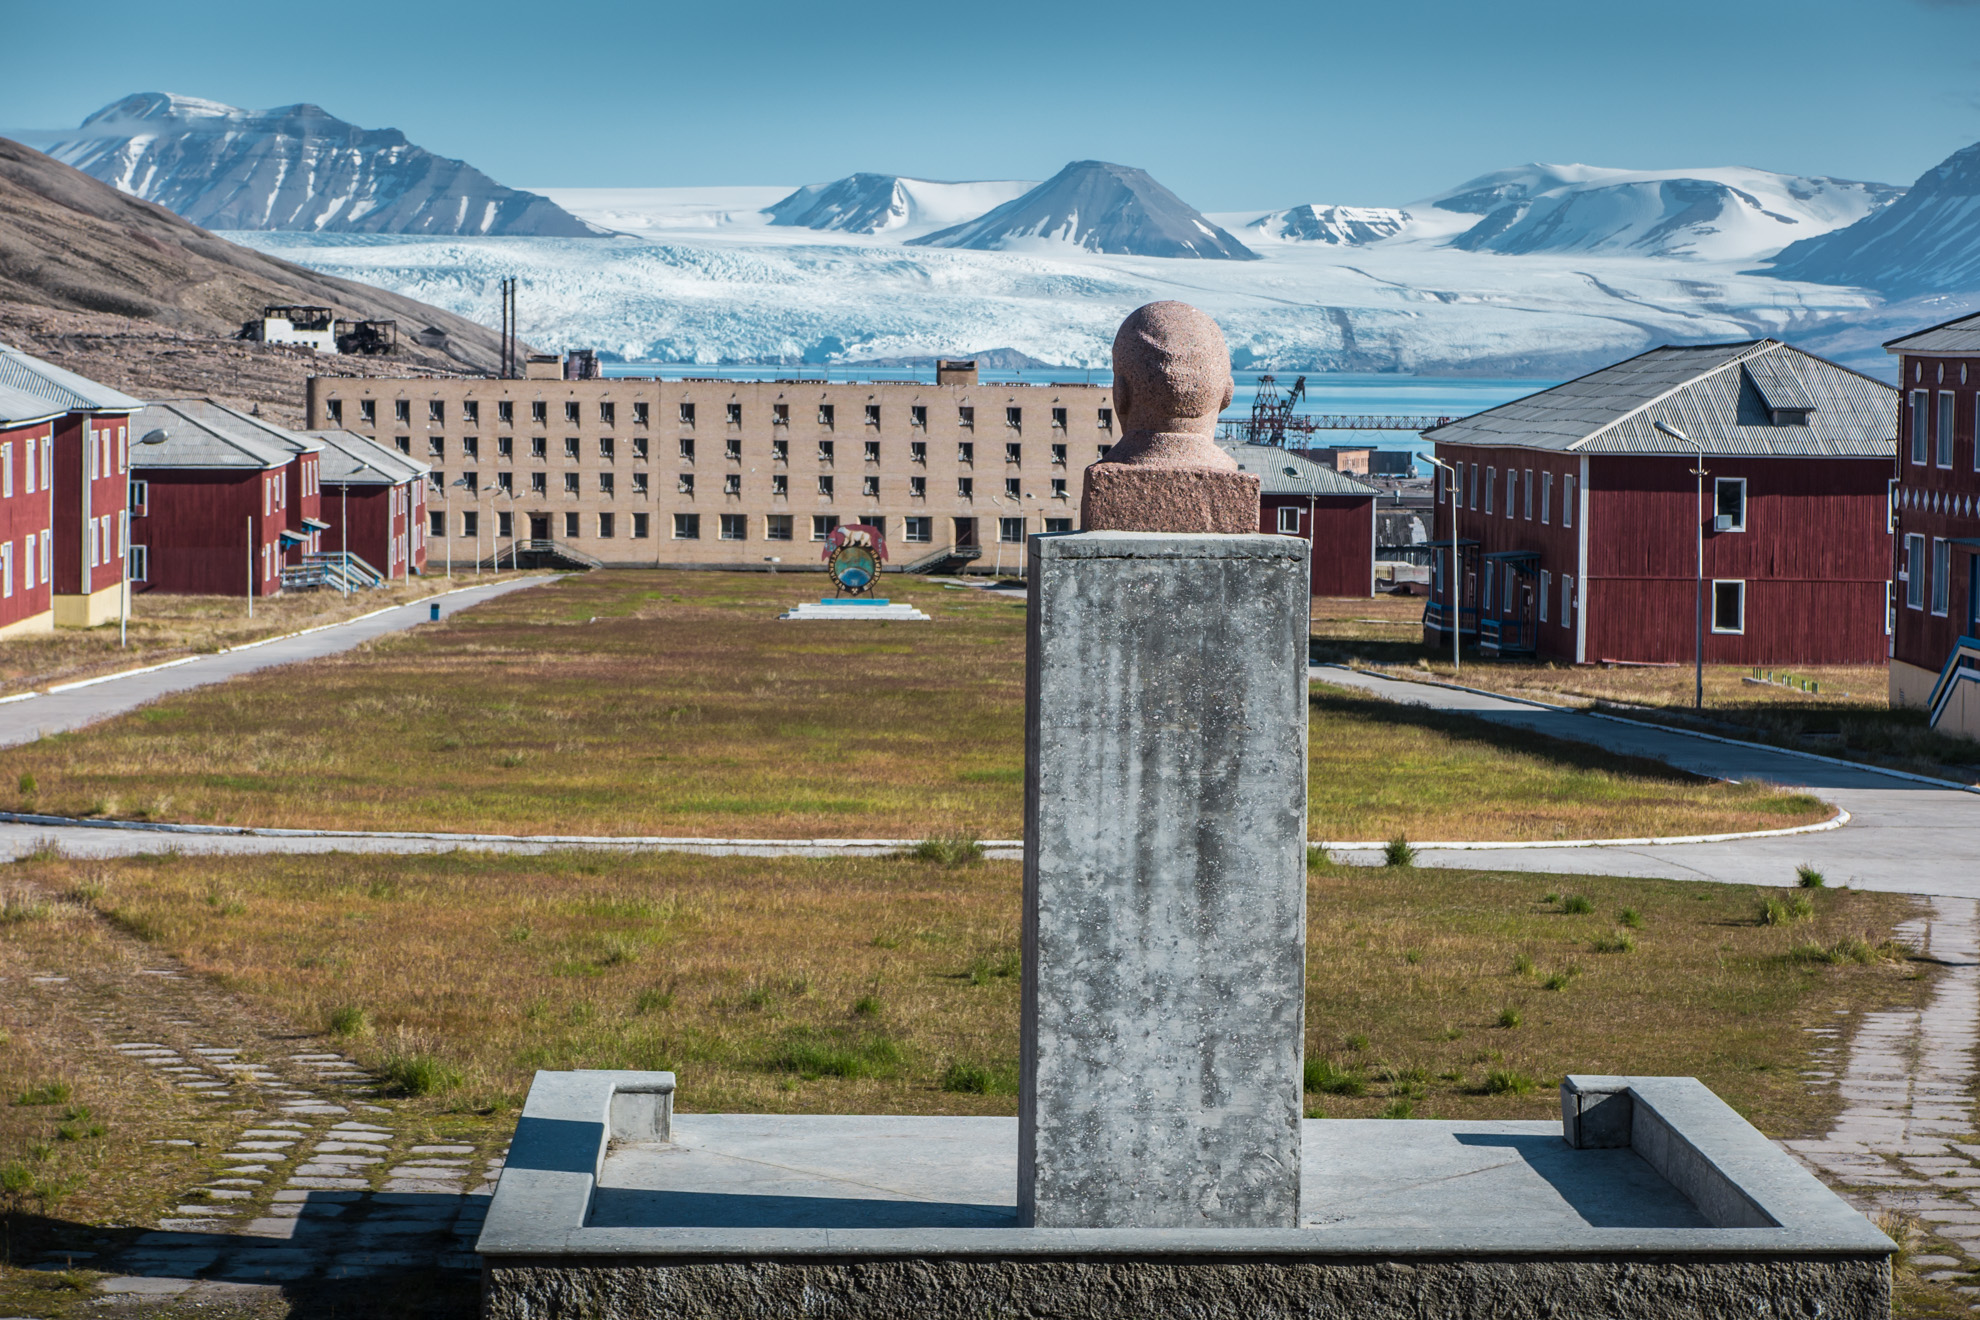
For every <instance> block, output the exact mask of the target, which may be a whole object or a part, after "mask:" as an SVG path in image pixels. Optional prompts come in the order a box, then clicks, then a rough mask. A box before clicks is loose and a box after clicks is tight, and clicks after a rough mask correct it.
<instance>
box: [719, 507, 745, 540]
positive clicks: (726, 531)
mask: <svg viewBox="0 0 1980 1320" xmlns="http://www.w3.org/2000/svg"><path fill="white" fill-rule="evenodd" d="M722 539H723V540H724V541H746V540H748V539H749V515H748V514H746V513H725V514H723V515H722Z"/></svg>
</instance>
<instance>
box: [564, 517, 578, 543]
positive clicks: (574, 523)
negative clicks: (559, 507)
mask: <svg viewBox="0 0 1980 1320" xmlns="http://www.w3.org/2000/svg"><path fill="white" fill-rule="evenodd" d="M564 535H565V536H566V537H568V538H569V539H571V540H573V541H575V540H577V538H578V516H577V515H576V514H575V513H567V514H565V515H564Z"/></svg>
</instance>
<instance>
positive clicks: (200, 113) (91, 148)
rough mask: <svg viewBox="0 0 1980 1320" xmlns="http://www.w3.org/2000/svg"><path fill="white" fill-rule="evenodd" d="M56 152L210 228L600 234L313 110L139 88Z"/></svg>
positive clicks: (392, 134)
mask: <svg viewBox="0 0 1980 1320" xmlns="http://www.w3.org/2000/svg"><path fill="white" fill-rule="evenodd" d="M48 154H49V155H51V156H53V157H54V158H55V159H57V160H59V161H62V162H64V163H66V164H69V165H73V166H75V167H76V168H77V169H79V170H81V171H82V172H83V173H85V174H89V175H92V176H94V177H95V178H98V179H101V180H102V181H103V182H105V183H108V184H110V185H111V186H112V187H114V188H116V189H118V190H119V191H121V192H125V193H129V194H131V195H132V196H135V197H140V198H143V199H144V200H146V201H150V202H157V203H159V204H160V205H162V206H164V207H166V208H167V209H169V210H172V211H175V212H177V213H178V214H179V215H181V216H183V217H185V218H186V219H188V220H190V221H192V222H193V223H194V224H197V225H203V226H205V227H206V228H208V229H292V230H304V231H310V232H320V233H391V234H405V233H422V234H530V235H558V236H570V237H576V236H584V235H589V234H594V233H597V232H599V231H598V230H597V229H595V228H594V227H593V226H591V225H588V224H586V223H585V222H584V221H582V220H579V219H578V218H577V217H576V216H573V215H571V214H570V213H568V212H567V211H565V210H563V209H562V208H561V207H559V206H557V205H556V204H555V203H554V202H551V201H549V200H548V199H547V198H543V197H538V196H536V195H535V194H532V193H526V192H520V191H518V190H516V189H514V188H505V187H503V186H502V185H501V184H499V183H496V182H495V181H494V180H493V179H491V178H489V177H488V176H487V175H485V174H483V173H482V172H481V171H480V170H477V169H475V168H474V167H473V166H471V165H468V164H466V163H465V162H463V161H458V160H449V159H447V158H446V157H443V156H436V155H435V154H433V153H432V152H430V151H427V150H426V149H425V148H423V147H418V146H415V145H413V144H412V143H410V142H408V141H407V140H406V137H405V134H403V133H401V132H399V130H397V129H395V128H381V129H366V128H360V127H358V126H357V125H355V124H351V123H347V122H346V121H344V120H342V119H339V118H337V117H336V116H335V115H332V114H330V113H329V112H328V111H326V110H324V109H323V108H322V107H321V106H315V105H309V104H297V105H286V106H279V107H277V108H275V109H273V110H242V109H238V108H237V107H234V106H230V105H223V104H221V103H220V102H218V101H207V100H202V99H200V98H198V97H191V96H179V95H176V94H173V93H167V92H140V93H138V94H136V95H134V96H127V97H124V98H123V99H122V100H119V101H114V102H112V103H111V104H109V105H107V106H104V107H103V108H102V109H101V110H98V111H97V112H96V113H94V114H92V115H90V116H89V117H88V118H87V119H85V120H83V123H82V127H81V128H80V129H79V130H78V131H77V134H76V136H74V137H73V138H69V139H67V140H65V141H62V142H58V143H55V144H54V145H53V146H51V147H49V148H48Z"/></svg>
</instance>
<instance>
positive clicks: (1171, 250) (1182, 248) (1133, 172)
mask: <svg viewBox="0 0 1980 1320" xmlns="http://www.w3.org/2000/svg"><path fill="white" fill-rule="evenodd" d="M908 241H909V243H910V244H911V245H916V246H923V247H938V248H971V249H974V250H976V251H979V252H991V251H995V252H1019V251H1023V252H1046V251H1051V250H1053V249H1055V248H1074V249H1078V250H1083V251H1086V252H1105V253H1114V254H1117V255H1122V256H1137V257H1199V258H1209V259H1215V260H1224V261H1255V260H1257V259H1258V254H1257V253H1255V252H1253V251H1252V250H1251V249H1250V248H1248V247H1246V246H1245V245H1244V244H1242V243H1240V242H1238V241H1237V239H1235V238H1233V237H1232V236H1231V235H1230V234H1229V233H1227V232H1225V231H1224V230H1222V229H1219V228H1218V227H1217V226H1215V225H1213V224H1211V223H1210V222H1209V221H1208V220H1206V219H1204V217H1203V216H1202V215H1201V214H1200V213H1199V212H1198V211H1197V210H1196V208H1194V207H1192V206H1191V205H1190V204H1189V203H1187V202H1185V201H1183V199H1182V198H1180V197H1178V196H1176V195H1175V194H1174V193H1172V192H1170V191H1169V190H1168V189H1167V188H1164V187H1163V186H1162V185H1161V184H1159V183H1157V182H1155V180H1154V179H1153V178H1151V177H1150V176H1149V174H1148V172H1147V171H1146V170H1138V169H1135V168H1133V167H1132V166H1128V165H1111V164H1108V163H1107V162H1106V161H1100V160H1076V161H1074V162H1073V163H1072V164H1070V165H1068V166H1066V167H1065V168H1064V169H1062V170H1060V171H1059V172H1058V173H1057V174H1055V175H1053V176H1052V177H1051V178H1049V179H1047V180H1046V181H1045V182H1043V183H1041V184H1039V185H1038V186H1037V187H1036V188H1033V189H1031V190H1030V191H1029V192H1026V193H1025V194H1024V195H1023V196H1021V197H1017V198H1014V199H1013V200H1011V201H1008V202H1006V203H1004V204H1003V205H1002V206H999V207H996V208H995V209H993V210H991V211H987V212H985V213H984V214H982V215H980V216H977V217H976V218H975V219H973V220H968V221H965V222H963V223H962V224H958V225H955V226H952V227H951V228H948V229H942V230H938V231H936V232H935V233H932V234H927V235H924V236H923V237H921V238H915V239H910V240H908Z"/></svg>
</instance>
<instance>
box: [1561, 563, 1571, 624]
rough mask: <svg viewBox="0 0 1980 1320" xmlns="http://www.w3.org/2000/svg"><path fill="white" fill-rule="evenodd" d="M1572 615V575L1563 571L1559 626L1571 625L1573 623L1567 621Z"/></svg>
mask: <svg viewBox="0 0 1980 1320" xmlns="http://www.w3.org/2000/svg"><path fill="white" fill-rule="evenodd" d="M1573 617H1574V575H1573V574H1572V573H1563V574H1562V575H1561V627H1563V628H1568V627H1572V626H1573V625H1572V624H1571V623H1570V622H1569V620H1570V619H1572V618H1573Z"/></svg>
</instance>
